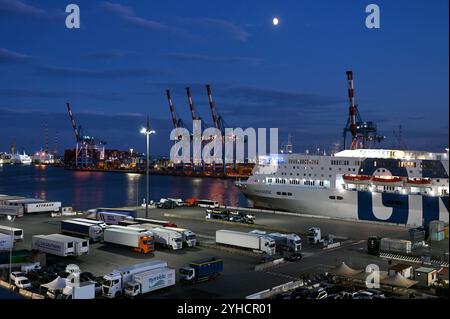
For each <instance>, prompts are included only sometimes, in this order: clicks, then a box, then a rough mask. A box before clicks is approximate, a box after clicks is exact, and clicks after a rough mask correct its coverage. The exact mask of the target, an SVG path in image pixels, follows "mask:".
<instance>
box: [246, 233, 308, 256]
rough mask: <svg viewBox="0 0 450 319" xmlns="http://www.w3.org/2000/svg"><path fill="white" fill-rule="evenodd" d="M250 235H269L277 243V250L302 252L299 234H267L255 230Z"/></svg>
mask: <svg viewBox="0 0 450 319" xmlns="http://www.w3.org/2000/svg"><path fill="white" fill-rule="evenodd" d="M250 233H252V234H260V235H267V236H269V237H270V238H272V239H273V240H274V241H275V245H276V250H278V251H293V252H300V251H301V250H302V239H301V238H300V236H299V235H297V234H281V233H269V234H268V233H267V232H265V231H261V230H253V231H251V232H250Z"/></svg>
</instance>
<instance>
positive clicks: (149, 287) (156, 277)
mask: <svg viewBox="0 0 450 319" xmlns="http://www.w3.org/2000/svg"><path fill="white" fill-rule="evenodd" d="M173 285H175V269H173V268H169V267H161V268H157V269H153V270H148V271H146V272H142V273H138V274H135V275H134V276H133V280H132V281H129V282H127V283H126V285H125V290H124V292H125V295H126V296H128V297H136V296H138V295H142V294H146V293H148V292H151V291H155V290H158V289H162V288H166V287H169V286H173Z"/></svg>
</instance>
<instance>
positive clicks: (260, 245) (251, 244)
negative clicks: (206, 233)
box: [216, 230, 275, 255]
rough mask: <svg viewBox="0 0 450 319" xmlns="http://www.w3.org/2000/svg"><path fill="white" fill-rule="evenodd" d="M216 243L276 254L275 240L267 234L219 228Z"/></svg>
mask: <svg viewBox="0 0 450 319" xmlns="http://www.w3.org/2000/svg"><path fill="white" fill-rule="evenodd" d="M216 243H217V244H221V245H227V246H234V247H238V248H243V249H249V250H253V251H255V252H260V253H265V254H267V255H274V254H275V241H274V240H273V239H272V238H270V237H269V236H267V235H262V234H254V233H244V232H239V231H233V230H217V231H216Z"/></svg>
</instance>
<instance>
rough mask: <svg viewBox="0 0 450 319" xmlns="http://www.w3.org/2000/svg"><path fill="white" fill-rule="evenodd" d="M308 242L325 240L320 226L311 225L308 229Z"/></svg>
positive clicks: (314, 242) (316, 242)
mask: <svg viewBox="0 0 450 319" xmlns="http://www.w3.org/2000/svg"><path fill="white" fill-rule="evenodd" d="M308 242H309V243H310V244H319V243H321V242H323V238H322V232H321V231H320V228H318V227H311V228H310V229H308Z"/></svg>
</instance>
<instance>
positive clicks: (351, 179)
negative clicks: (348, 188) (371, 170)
mask: <svg viewBox="0 0 450 319" xmlns="http://www.w3.org/2000/svg"><path fill="white" fill-rule="evenodd" d="M342 178H343V179H344V182H345V183H349V184H370V180H371V178H372V177H371V176H368V175H353V174H345V175H344V176H342Z"/></svg>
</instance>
